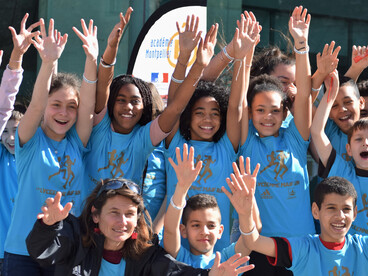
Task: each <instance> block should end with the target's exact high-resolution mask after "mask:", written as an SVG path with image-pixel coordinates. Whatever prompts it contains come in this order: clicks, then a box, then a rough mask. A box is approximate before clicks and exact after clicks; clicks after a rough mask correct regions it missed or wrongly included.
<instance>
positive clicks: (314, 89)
mask: <svg viewBox="0 0 368 276" xmlns="http://www.w3.org/2000/svg"><path fill="white" fill-rule="evenodd" d="M321 88H322V85H321V86H320V87H319V88H317V89H316V88H313V87H312V91H314V92H318V91H320V90H321Z"/></svg>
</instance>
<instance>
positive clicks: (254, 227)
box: [239, 224, 257, 236]
mask: <svg viewBox="0 0 368 276" xmlns="http://www.w3.org/2000/svg"><path fill="white" fill-rule="evenodd" d="M256 230H257V228H256V225H255V224H253V230H252V231H250V232H248V233H245V232H243V231H242V230H241V229H240V225H239V231H240V234H242V235H244V236H250V235H252V234H253V233H254V232H255V231H256Z"/></svg>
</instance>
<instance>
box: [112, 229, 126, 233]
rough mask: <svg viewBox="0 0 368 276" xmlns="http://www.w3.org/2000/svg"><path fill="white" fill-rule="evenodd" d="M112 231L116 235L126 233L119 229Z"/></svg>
mask: <svg viewBox="0 0 368 276" xmlns="http://www.w3.org/2000/svg"><path fill="white" fill-rule="evenodd" d="M112 231H114V232H116V233H119V234H123V233H125V232H126V230H121V229H114V228H113V229H112Z"/></svg>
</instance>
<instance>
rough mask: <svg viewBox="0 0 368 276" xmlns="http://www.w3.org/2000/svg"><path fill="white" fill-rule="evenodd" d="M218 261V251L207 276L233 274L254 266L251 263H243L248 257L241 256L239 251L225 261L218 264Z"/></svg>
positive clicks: (219, 259)
mask: <svg viewBox="0 0 368 276" xmlns="http://www.w3.org/2000/svg"><path fill="white" fill-rule="evenodd" d="M220 261H221V254H220V252H216V258H215V261H214V263H213V266H212V268H211V270H210V272H209V273H208V275H209V276H235V275H239V274H241V273H244V272H247V271H249V270H252V269H253V268H254V265H253V264H251V265H245V264H246V263H247V261H249V257H248V256H244V257H241V254H239V253H238V254H235V255H233V256H231V257H230V258H229V259H228V260H227V261H226V262H223V263H221V264H220ZM242 265H245V266H242Z"/></svg>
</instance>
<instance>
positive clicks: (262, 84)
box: [247, 74, 289, 110]
mask: <svg viewBox="0 0 368 276" xmlns="http://www.w3.org/2000/svg"><path fill="white" fill-rule="evenodd" d="M266 91H274V92H276V93H278V94H279V95H280V96H281V100H282V104H283V108H284V110H285V108H287V107H289V103H288V101H287V95H286V93H285V92H284V90H283V87H282V84H281V82H280V81H279V79H278V78H276V77H274V76H269V75H267V74H263V75H260V76H258V77H255V78H253V79H252V81H251V83H250V84H249V88H248V94H247V102H248V107H249V108H252V103H253V100H254V97H255V96H256V95H257V94H258V93H261V92H266Z"/></svg>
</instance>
